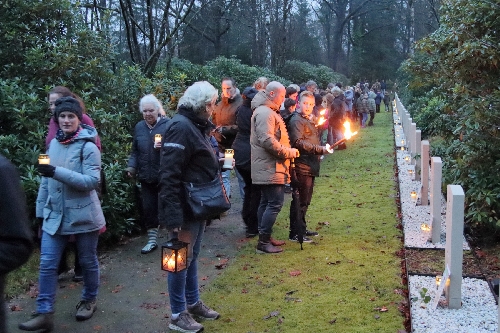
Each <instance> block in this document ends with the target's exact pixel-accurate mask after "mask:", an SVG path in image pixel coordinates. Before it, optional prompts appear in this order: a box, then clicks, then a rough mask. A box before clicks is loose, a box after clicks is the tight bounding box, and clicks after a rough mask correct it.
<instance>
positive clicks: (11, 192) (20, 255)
mask: <svg viewBox="0 0 500 333" xmlns="http://www.w3.org/2000/svg"><path fill="white" fill-rule="evenodd" d="M19 179H20V178H19V173H18V171H17V169H16V167H15V166H14V165H13V164H12V163H11V162H9V160H7V159H6V158H5V157H4V156H3V155H0V295H2V297H1V298H0V332H2V333H4V332H7V327H6V326H7V325H6V317H5V309H6V306H5V297H4V289H5V280H6V278H7V274H8V273H9V272H12V271H13V270H14V269H16V268H18V267H19V266H21V265H22V264H24V263H25V262H26V261H28V259H29V257H30V254H31V252H32V251H33V233H32V232H31V230H30V222H29V219H28V212H27V207H26V199H25V196H24V192H23V189H22V187H21V182H20V181H19Z"/></svg>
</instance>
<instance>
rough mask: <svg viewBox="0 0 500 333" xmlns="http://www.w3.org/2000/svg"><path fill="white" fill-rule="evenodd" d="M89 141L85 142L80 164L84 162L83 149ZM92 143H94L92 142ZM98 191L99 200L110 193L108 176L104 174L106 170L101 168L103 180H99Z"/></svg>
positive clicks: (81, 151)
mask: <svg viewBox="0 0 500 333" xmlns="http://www.w3.org/2000/svg"><path fill="white" fill-rule="evenodd" d="M89 141H90V140H85V142H84V143H83V145H82V149H81V150H80V163H82V162H83V148H85V145H86V144H87V142H89ZM90 142H92V141H90ZM96 191H97V196H98V197H99V199H101V197H102V196H103V195H104V194H106V193H108V189H107V187H106V174H105V173H104V170H103V169H102V168H101V179H100V180H99V184H98V187H97V189H96Z"/></svg>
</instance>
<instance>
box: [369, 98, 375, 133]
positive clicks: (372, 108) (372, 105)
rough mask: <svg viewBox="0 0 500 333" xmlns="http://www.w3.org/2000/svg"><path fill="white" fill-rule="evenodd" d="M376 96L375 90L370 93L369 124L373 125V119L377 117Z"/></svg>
mask: <svg viewBox="0 0 500 333" xmlns="http://www.w3.org/2000/svg"><path fill="white" fill-rule="evenodd" d="M375 96H376V94H375V93H374V92H373V91H370V92H369V93H368V110H369V112H370V120H369V121H368V126H373V119H374V118H375V109H376V105H375Z"/></svg>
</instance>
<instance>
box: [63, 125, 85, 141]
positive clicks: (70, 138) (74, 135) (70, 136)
mask: <svg viewBox="0 0 500 333" xmlns="http://www.w3.org/2000/svg"><path fill="white" fill-rule="evenodd" d="M82 129H83V128H82V126H81V125H80V126H78V129H77V130H76V132H73V133H70V134H64V132H63V131H62V129H58V130H57V133H56V140H57V141H59V142H60V143H62V144H63V145H67V144H70V143H72V142H74V141H75V139H76V138H77V137H78V134H80V132H81V130H82Z"/></svg>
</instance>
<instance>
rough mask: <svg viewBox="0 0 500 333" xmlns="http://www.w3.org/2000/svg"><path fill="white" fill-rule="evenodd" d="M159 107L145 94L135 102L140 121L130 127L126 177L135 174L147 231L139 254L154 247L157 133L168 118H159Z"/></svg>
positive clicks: (158, 134)
mask: <svg viewBox="0 0 500 333" xmlns="http://www.w3.org/2000/svg"><path fill="white" fill-rule="evenodd" d="M162 111H163V107H162V105H161V103H160V101H159V100H158V99H157V98H156V97H155V96H154V95H146V96H144V97H142V98H141V100H140V102H139V112H141V114H142V116H143V118H144V120H141V121H139V122H138V123H137V124H136V125H135V128H134V135H133V138H132V153H131V154H130V158H129V160H128V167H127V169H126V172H127V176H128V177H137V179H138V180H139V182H140V183H141V202H142V216H141V218H142V223H143V225H144V226H145V228H146V230H147V233H148V242H147V244H146V245H145V246H144V247H143V248H142V249H141V253H142V254H147V253H150V252H152V251H153V250H155V249H156V248H157V247H158V244H157V242H156V240H157V238H158V227H159V224H160V223H159V220H158V193H159V187H158V172H159V170H160V148H161V140H162V139H161V136H162V135H163V134H164V133H165V128H166V126H167V123H168V118H166V117H161V114H162Z"/></svg>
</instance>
